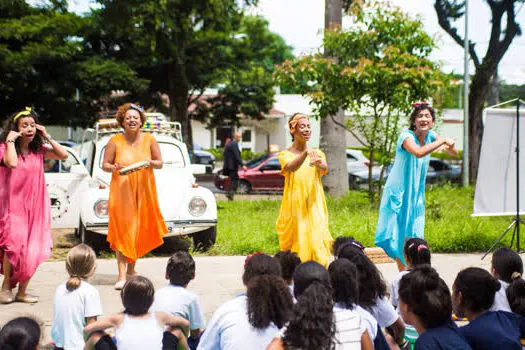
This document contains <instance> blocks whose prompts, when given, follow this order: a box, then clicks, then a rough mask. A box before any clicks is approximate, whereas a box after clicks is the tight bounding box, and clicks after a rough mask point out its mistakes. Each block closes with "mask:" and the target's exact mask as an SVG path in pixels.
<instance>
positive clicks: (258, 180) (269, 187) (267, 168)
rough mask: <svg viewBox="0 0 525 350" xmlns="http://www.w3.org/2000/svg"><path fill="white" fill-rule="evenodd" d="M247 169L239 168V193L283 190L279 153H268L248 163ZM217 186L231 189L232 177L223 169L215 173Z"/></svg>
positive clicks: (221, 188) (222, 188)
mask: <svg viewBox="0 0 525 350" xmlns="http://www.w3.org/2000/svg"><path fill="white" fill-rule="evenodd" d="M246 167H247V170H243V169H242V168H241V169H239V171H238V174H239V185H238V186H237V192H238V193H249V192H251V191H282V190H283V189H284V177H283V176H282V175H281V164H279V159H277V153H276V152H275V153H267V154H265V155H263V156H261V157H258V158H255V159H254V160H252V161H250V162H248V163H247V164H246ZM215 187H217V188H218V189H220V190H224V191H228V190H229V189H230V178H229V177H228V176H224V175H222V169H221V170H219V171H218V172H217V173H216V174H215Z"/></svg>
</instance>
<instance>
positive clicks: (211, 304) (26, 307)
mask: <svg viewBox="0 0 525 350" xmlns="http://www.w3.org/2000/svg"><path fill="white" fill-rule="evenodd" d="M481 257H482V254H433V255H432V265H433V266H434V267H435V268H436V269H437V271H438V272H439V273H440V274H441V276H442V278H443V279H444V280H445V281H446V282H447V284H448V285H449V286H451V284H452V282H453V281H454V278H455V277H456V274H457V273H458V272H459V271H460V270H461V269H462V268H465V267H469V266H480V267H483V268H486V269H489V268H490V259H491V257H490V256H488V257H487V258H485V260H481ZM244 259H245V257H242V256H220V257H196V258H195V261H196V266H197V272H196V278H195V280H194V281H192V282H191V283H190V285H189V289H190V290H192V291H194V292H195V293H197V294H198V295H199V297H200V301H201V305H202V308H203V310H204V313H205V316H206V320H209V319H210V318H211V316H212V315H213V313H214V311H215V310H216V309H217V307H218V306H220V305H221V304H222V303H223V302H225V301H227V300H228V299H230V298H231V297H233V296H235V295H236V294H238V293H239V292H241V291H243V290H244V287H243V285H242V281H241V276H242V272H243V266H244ZM167 260H168V258H147V259H141V260H139V262H138V263H137V271H138V272H139V273H140V274H142V275H144V276H147V277H148V278H150V279H151V280H152V281H153V283H154V285H155V287H156V288H158V287H161V286H163V285H165V284H166V283H167V281H166V280H165V279H164V273H165V268H166V262H167ZM377 266H378V267H379V269H380V270H381V272H382V273H383V276H384V278H385V279H386V280H387V281H388V282H390V280H391V279H392V278H393V277H394V276H395V275H396V274H397V267H396V264H395V263H385V264H378V265H377ZM116 277H117V264H116V261H115V260H114V259H113V260H104V259H100V260H98V262H97V270H96V273H95V276H94V277H93V278H92V280H91V283H92V284H93V285H95V286H96V287H97V288H98V290H99V292H100V296H101V299H102V307H103V310H104V313H105V314H111V313H115V312H119V311H121V310H122V304H121V301H120V294H119V292H118V291H116V290H114V289H113V285H114V283H115V280H116ZM67 278H68V276H67V273H66V269H65V262H63V261H58V262H45V263H43V264H42V265H41V266H40V267H39V269H38V271H37V273H36V274H35V276H34V277H33V279H32V280H31V283H30V285H29V290H28V291H29V293H30V294H34V295H37V296H38V297H39V298H40V302H39V303H37V304H33V305H30V304H22V303H13V304H9V305H0V324H3V323H5V322H6V321H7V320H9V319H11V318H13V317H16V316H20V315H34V316H36V317H38V318H39V319H40V320H42V321H43V322H44V326H45V334H44V341H45V342H46V343H47V342H49V341H50V337H49V332H50V328H51V321H52V319H53V298H54V293H55V289H56V287H57V286H58V285H59V284H60V283H62V282H63V281H65V280H66V279H67Z"/></svg>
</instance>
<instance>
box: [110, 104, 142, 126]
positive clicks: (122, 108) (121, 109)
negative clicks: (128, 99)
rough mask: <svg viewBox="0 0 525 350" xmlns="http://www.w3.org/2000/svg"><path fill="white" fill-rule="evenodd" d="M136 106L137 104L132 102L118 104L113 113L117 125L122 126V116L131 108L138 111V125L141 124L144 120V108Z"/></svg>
mask: <svg viewBox="0 0 525 350" xmlns="http://www.w3.org/2000/svg"><path fill="white" fill-rule="evenodd" d="M136 107H138V105H135V104H133V103H125V104H123V105H122V106H119V108H118V110H117V114H116V115H115V118H116V119H117V123H118V125H120V126H121V127H122V123H123V122H124V118H125V117H126V112H127V111H129V110H130V109H133V110H134V111H137V112H139V115H140V122H141V124H140V126H143V125H144V123H145V122H146V114H144V110H140V109H138V108H136Z"/></svg>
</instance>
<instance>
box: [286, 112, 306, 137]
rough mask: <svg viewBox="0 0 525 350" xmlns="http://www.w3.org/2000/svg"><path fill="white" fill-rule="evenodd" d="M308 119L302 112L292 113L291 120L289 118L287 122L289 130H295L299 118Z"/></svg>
mask: <svg viewBox="0 0 525 350" xmlns="http://www.w3.org/2000/svg"><path fill="white" fill-rule="evenodd" d="M303 118H304V119H308V116H306V115H305V114H302V113H296V114H295V115H294V117H293V118H292V120H290V121H289V122H288V127H289V128H290V132H292V133H293V132H294V131H295V126H296V125H297V123H298V122H299V120H300V119H303Z"/></svg>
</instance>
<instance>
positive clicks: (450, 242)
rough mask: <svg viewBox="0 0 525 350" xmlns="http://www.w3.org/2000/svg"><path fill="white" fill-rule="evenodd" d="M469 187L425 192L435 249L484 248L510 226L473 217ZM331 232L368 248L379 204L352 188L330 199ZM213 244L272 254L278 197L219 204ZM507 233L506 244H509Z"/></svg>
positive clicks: (223, 250) (225, 251) (228, 250)
mask: <svg viewBox="0 0 525 350" xmlns="http://www.w3.org/2000/svg"><path fill="white" fill-rule="evenodd" d="M473 191H474V189H473V188H466V189H465V188H457V187H452V186H442V187H436V188H429V189H427V192H426V225H425V238H426V239H427V240H428V241H429V245H430V247H431V249H432V251H433V252H475V251H483V250H486V249H488V248H489V247H490V245H491V243H492V242H493V241H494V240H495V239H496V238H497V237H498V236H499V235H500V234H501V232H503V230H504V229H505V228H506V227H507V226H508V225H509V224H510V222H511V220H512V217H471V216H470V215H471V213H472V208H473ZM327 201H328V203H327V204H328V212H329V216H330V232H331V233H332V235H333V236H334V237H337V236H349V235H353V236H354V237H355V238H356V239H358V240H360V241H361V242H362V243H363V244H364V245H365V246H367V247H372V246H373V243H374V232H375V227H376V224H377V215H378V208H377V206H371V205H370V204H369V202H368V199H367V197H366V193H364V192H358V191H350V192H349V193H348V195H347V196H346V197H344V198H342V199H331V198H328V199H327ZM218 204H219V205H220V206H222V207H223V208H224V209H221V210H219V218H218V221H219V224H218V230H217V243H216V245H215V246H214V247H213V248H212V249H211V250H210V251H209V253H208V254H210V255H243V254H249V253H253V252H256V251H261V252H265V253H270V254H272V253H275V252H277V251H278V249H279V246H278V239H277V234H276V233H275V222H276V220H277V215H278V213H279V207H280V204H281V202H280V200H258V201H234V202H219V203H218ZM510 237H511V234H510V233H509V234H507V236H506V238H505V240H504V241H503V243H504V244H506V245H508V244H510Z"/></svg>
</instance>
